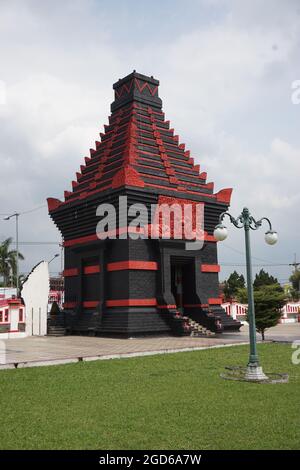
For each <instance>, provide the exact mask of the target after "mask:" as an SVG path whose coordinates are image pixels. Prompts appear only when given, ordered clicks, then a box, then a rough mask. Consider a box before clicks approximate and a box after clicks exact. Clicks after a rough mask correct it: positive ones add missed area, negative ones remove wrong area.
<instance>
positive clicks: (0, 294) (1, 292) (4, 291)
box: [0, 287, 17, 299]
mask: <svg viewBox="0 0 300 470" xmlns="http://www.w3.org/2000/svg"><path fill="white" fill-rule="evenodd" d="M14 295H15V296H17V289H16V288H15V287H0V299H10V298H11V297H13V296H14Z"/></svg>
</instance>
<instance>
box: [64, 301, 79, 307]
mask: <svg viewBox="0 0 300 470" xmlns="http://www.w3.org/2000/svg"><path fill="white" fill-rule="evenodd" d="M76 305H77V302H65V303H64V304H63V307H64V308H75V307H76Z"/></svg>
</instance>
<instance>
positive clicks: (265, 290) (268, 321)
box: [238, 283, 286, 340]
mask: <svg viewBox="0 0 300 470" xmlns="http://www.w3.org/2000/svg"><path fill="white" fill-rule="evenodd" d="M238 297H239V301H240V302H242V303H247V302H248V295H247V290H246V289H240V291H239V293H238ZM285 300H286V294H285V292H284V290H283V288H282V287H281V286H280V284H278V283H277V284H269V285H264V286H260V287H259V288H256V289H254V306H255V323H256V330H257V331H258V333H260V334H261V335H262V339H263V340H264V339H265V331H266V330H267V329H268V328H271V327H272V326H276V325H277V323H278V321H279V319H280V317H281V309H282V307H283V306H284V304H285ZM246 319H247V321H249V319H248V315H247V318H246Z"/></svg>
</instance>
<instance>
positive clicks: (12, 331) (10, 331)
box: [7, 330, 24, 333]
mask: <svg viewBox="0 0 300 470" xmlns="http://www.w3.org/2000/svg"><path fill="white" fill-rule="evenodd" d="M7 333H19V330H8V332H7ZM21 333H24V332H23V331H21Z"/></svg>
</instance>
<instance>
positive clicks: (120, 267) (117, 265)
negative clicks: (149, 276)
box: [107, 261, 158, 271]
mask: <svg viewBox="0 0 300 470" xmlns="http://www.w3.org/2000/svg"><path fill="white" fill-rule="evenodd" d="M127 269H140V270H145V271H157V270H158V265H157V263H156V262H155V261H117V262H114V263H108V264H107V271H124V270H127Z"/></svg>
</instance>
